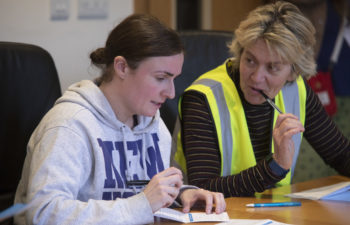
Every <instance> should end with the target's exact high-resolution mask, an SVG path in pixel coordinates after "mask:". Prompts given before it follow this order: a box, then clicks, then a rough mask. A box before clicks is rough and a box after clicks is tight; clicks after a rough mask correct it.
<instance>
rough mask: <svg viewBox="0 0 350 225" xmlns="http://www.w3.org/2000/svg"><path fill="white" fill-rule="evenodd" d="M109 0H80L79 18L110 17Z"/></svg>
mask: <svg viewBox="0 0 350 225" xmlns="http://www.w3.org/2000/svg"><path fill="white" fill-rule="evenodd" d="M108 3H109V1H108V0H79V1H78V17H79V19H106V18H107V17H108Z"/></svg>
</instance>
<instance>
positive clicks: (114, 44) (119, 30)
mask: <svg viewBox="0 0 350 225" xmlns="http://www.w3.org/2000/svg"><path fill="white" fill-rule="evenodd" d="M183 51H184V47H183V44H182V42H181V39H180V37H179V35H178V34H177V33H176V32H175V31H174V30H172V29H171V28H169V27H167V26H166V25H164V24H163V23H161V22H160V21H159V20H158V19H157V18H156V17H154V16H151V15H147V14H134V15H131V16H128V17H127V18H125V19H124V20H123V21H122V22H121V23H120V24H119V25H117V26H116V27H115V28H114V29H113V30H112V31H111V32H110V34H109V36H108V38H107V41H106V46H105V47H104V48H99V49H96V50H95V51H93V52H92V53H91V54H90V59H91V62H92V63H93V64H94V65H95V66H97V67H99V68H101V69H102V70H103V71H102V76H101V77H100V81H107V82H108V81H110V80H111V79H112V77H111V76H112V73H111V72H110V71H109V70H110V69H109V68H113V66H112V65H113V61H114V58H115V57H116V56H123V57H124V58H125V59H126V61H127V63H128V66H129V67H130V68H132V69H136V68H137V67H138V65H139V64H140V62H141V61H142V60H144V59H146V58H148V57H155V56H171V55H176V54H179V53H181V52H183Z"/></svg>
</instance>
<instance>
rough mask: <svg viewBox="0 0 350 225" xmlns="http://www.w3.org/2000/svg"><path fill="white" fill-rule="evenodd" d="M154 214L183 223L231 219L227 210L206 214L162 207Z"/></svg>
mask: <svg viewBox="0 0 350 225" xmlns="http://www.w3.org/2000/svg"><path fill="white" fill-rule="evenodd" d="M154 216H157V217H161V218H165V219H169V220H175V221H178V222H182V223H194V222H208V221H217V222H223V221H229V220H230V218H229V217H228V215H227V212H223V213H221V214H215V213H211V214H206V213H183V212H180V211H178V210H175V209H169V208H162V209H160V210H158V211H157V212H155V213H154Z"/></svg>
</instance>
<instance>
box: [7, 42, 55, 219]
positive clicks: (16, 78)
mask: <svg viewBox="0 0 350 225" xmlns="http://www.w3.org/2000/svg"><path fill="white" fill-rule="evenodd" d="M0 76H1V82H0V105H1V110H0V120H1V122H0V124H1V125H0V181H1V183H0V211H1V210H3V209H5V208H7V207H9V206H10V205H12V204H13V200H14V194H15V191H16V188H17V184H18V182H19V180H20V177H21V171H22V166H23V163H24V158H25V155H26V145H27V142H28V140H29V138H30V135H31V134H32V132H33V131H34V129H35V127H36V126H37V125H38V123H39V121H40V120H41V118H42V117H43V116H44V114H45V113H46V112H47V111H48V110H49V109H50V108H51V107H52V106H53V104H54V102H55V101H56V99H57V98H58V97H59V96H61V88H60V83H59V80H58V75H57V70H56V67H55V64H54V61H53V59H52V57H51V55H50V54H49V53H48V52H47V51H46V50H44V49H42V48H40V47H38V46H35V45H30V44H23V43H12V42H0ZM5 223H6V224H10V220H7V221H5V222H3V223H2V224H5Z"/></svg>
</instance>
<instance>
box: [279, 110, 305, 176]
mask: <svg viewBox="0 0 350 225" xmlns="http://www.w3.org/2000/svg"><path fill="white" fill-rule="evenodd" d="M304 130H305V128H304V126H303V125H302V123H301V122H300V120H299V118H298V117H296V116H295V115H293V114H290V113H287V114H280V115H278V118H277V121H276V125H275V128H274V130H273V141H274V154H273V158H274V160H275V161H276V162H277V163H278V165H280V166H281V167H282V168H284V169H286V170H288V169H290V167H291V166H292V163H293V156H294V142H293V140H292V137H293V135H295V134H299V133H300V132H304Z"/></svg>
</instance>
